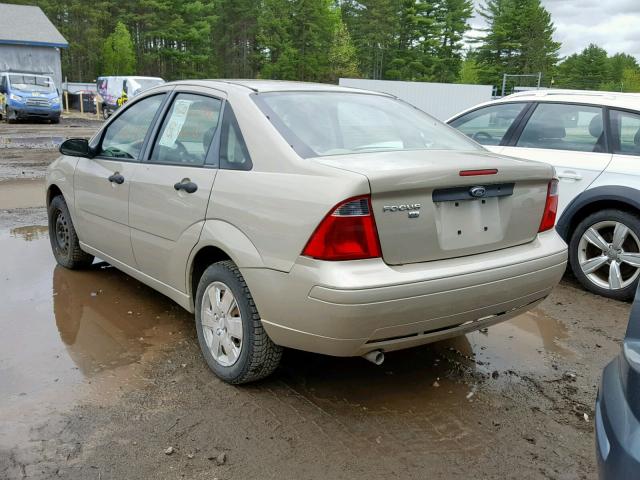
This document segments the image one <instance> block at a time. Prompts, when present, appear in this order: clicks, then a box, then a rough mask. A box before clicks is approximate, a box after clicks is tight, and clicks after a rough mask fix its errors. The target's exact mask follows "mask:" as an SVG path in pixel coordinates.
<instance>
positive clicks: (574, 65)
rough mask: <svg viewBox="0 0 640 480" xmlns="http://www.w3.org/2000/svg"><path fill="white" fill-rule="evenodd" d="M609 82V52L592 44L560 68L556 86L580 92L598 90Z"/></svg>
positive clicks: (569, 58) (567, 60) (571, 57)
mask: <svg viewBox="0 0 640 480" xmlns="http://www.w3.org/2000/svg"><path fill="white" fill-rule="evenodd" d="M609 80H610V70H609V59H608V57H607V52H606V50H604V49H603V48H600V47H598V46H597V45H595V44H591V45H589V46H588V47H587V48H585V49H584V50H583V51H582V52H581V53H579V54H576V53H574V54H573V55H570V56H569V57H567V59H566V60H565V61H564V62H562V63H561V64H560V65H559V66H558V75H557V80H556V83H555V85H556V86H557V87H562V88H575V89H579V90H598V89H600V88H602V87H603V86H604V84H605V83H606V82H607V81H609ZM605 88H606V87H605ZM613 89H614V90H615V89H616V88H613Z"/></svg>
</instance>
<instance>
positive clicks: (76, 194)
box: [47, 81, 567, 383]
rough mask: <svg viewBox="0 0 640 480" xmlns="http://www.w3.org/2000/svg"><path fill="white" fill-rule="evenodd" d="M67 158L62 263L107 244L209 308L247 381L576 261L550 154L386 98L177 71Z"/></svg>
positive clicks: (60, 162)
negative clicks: (525, 156) (563, 233)
mask: <svg viewBox="0 0 640 480" xmlns="http://www.w3.org/2000/svg"><path fill="white" fill-rule="evenodd" d="M61 153H62V156H61V157H60V158H58V159H57V160H56V161H55V162H54V163H53V164H52V165H51V166H50V167H49V170H48V173H47V205H48V211H49V228H50V238H51V245H52V248H53V252H54V255H55V257H56V259H57V261H58V263H60V264H61V265H63V266H65V267H68V268H82V267H85V266H88V265H90V264H91V262H92V261H93V258H94V257H99V258H101V259H103V260H106V261H108V262H109V263H111V264H112V265H114V266H115V267H117V268H119V269H121V270H122V271H124V272H126V273H128V274H129V275H131V276H133V277H135V278H137V279H138V280H140V281H141V282H143V283H146V284H147V285H150V286H151V287H153V288H155V289H157V290H158V291H160V292H162V293H163V294H165V295H167V296H169V297H170V298H172V299H173V300H175V301H176V302H177V303H178V304H180V305H181V306H182V307H184V308H185V309H187V310H189V311H190V312H194V313H195V317H196V329H197V332H198V339H199V342H200V346H201V348H202V352H203V355H204V358H205V360H206V361H207V363H208V364H209V366H210V367H211V369H212V370H213V371H214V372H215V373H216V374H217V375H218V376H219V377H221V378H223V379H224V380H226V381H228V382H231V383H243V382H248V381H252V380H256V379H259V378H262V377H265V376H267V375H269V374H270V373H271V372H273V371H274V369H275V368H276V367H277V365H278V362H279V360H280V357H281V353H282V347H291V348H297V349H303V350H308V351H313V352H318V353H323V354H329V355H337V356H355V355H362V356H365V357H366V358H368V359H369V360H371V361H374V362H375V363H380V362H381V361H382V360H383V359H384V352H389V351H392V350H397V349H401V348H407V347H413V346H416V345H421V344H425V343H429V342H433V341H436V340H440V339H443V338H446V337H451V336H455V335H461V334H464V333H466V332H468V331H471V330H475V329H479V328H483V327H486V326H488V325H492V324H494V323H497V322H500V321H503V320H507V319H509V318H511V317H513V316H515V315H518V314H520V313H522V312H524V311H526V310H528V309H530V308H532V307H533V306H535V305H536V304H537V303H538V302H540V301H541V300H543V299H544V298H545V297H546V296H547V295H548V294H549V292H550V291H551V289H552V288H553V287H554V286H555V284H556V283H557V282H558V281H559V279H560V277H561V275H562V274H563V272H564V269H565V265H566V259H567V255H566V245H565V244H564V242H563V241H562V239H560V237H559V236H558V235H557V234H556V232H555V230H554V228H553V227H554V222H555V212H556V208H557V201H558V198H557V194H556V181H555V180H554V178H553V176H554V172H553V169H552V167H550V166H548V165H546V164H542V163H537V162H531V161H525V160H516V159H512V158H507V157H503V156H499V155H495V154H492V153H490V152H488V151H486V150H484V149H483V148H482V147H481V146H479V145H478V144H476V143H475V142H473V141H471V140H469V139H467V138H466V137H465V136H464V135H462V134H460V133H458V132H456V131H455V130H454V129H452V128H449V127H447V126H446V125H444V124H442V123H440V122H438V121H436V120H434V119H433V118H431V117H429V116H428V115H426V114H425V113H423V112H421V111H419V110H417V109H415V108H413V107H411V106H410V105H407V104H405V103H403V102H401V101H399V100H397V99H395V98H393V97H391V96H388V95H384V94H378V93H373V92H367V91H359V90H353V89H347V88H340V87H335V86H330V85H319V84H305V83H289V82H274V81H188V82H187V81H185V82H176V83H169V84H165V85H163V86H160V87H157V88H154V89H151V90H148V91H146V92H144V93H143V94H142V95H140V96H139V97H136V98H135V99H134V100H132V101H131V102H130V103H128V104H127V105H126V106H125V107H123V108H122V109H120V110H119V111H118V112H117V113H116V114H115V115H114V116H113V117H112V118H111V119H110V120H109V121H108V122H107V123H106V124H105V125H104V127H103V128H102V129H101V130H100V131H99V132H98V133H97V134H96V135H95V136H94V137H93V138H92V139H91V140H90V141H88V142H87V141H86V140H81V139H71V140H67V141H66V142H65V143H64V144H63V145H62V146H61Z"/></svg>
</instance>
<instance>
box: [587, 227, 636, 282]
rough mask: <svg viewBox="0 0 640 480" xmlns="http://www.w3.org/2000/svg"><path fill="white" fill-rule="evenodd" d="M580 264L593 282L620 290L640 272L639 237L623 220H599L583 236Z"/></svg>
mask: <svg viewBox="0 0 640 480" xmlns="http://www.w3.org/2000/svg"><path fill="white" fill-rule="evenodd" d="M578 263H579V264H580V268H581V269H582V272H583V273H584V274H585V276H586V277H587V278H588V279H589V280H590V281H591V282H592V283H593V284H594V285H597V286H598V287H600V288H604V289H606V290H620V289H622V288H625V287H628V286H629V285H631V284H632V283H633V282H634V281H635V280H636V278H638V274H640V240H638V237H637V236H636V234H635V233H633V232H632V231H631V229H630V228H629V227H627V226H626V225H625V224H624V223H621V222H617V221H615V220H607V221H604V222H598V223H596V224H595V225H592V226H591V227H590V228H588V229H587V230H586V231H585V232H584V233H583V234H582V237H581V238H580V243H579V244H578Z"/></svg>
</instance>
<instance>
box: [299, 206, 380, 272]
mask: <svg viewBox="0 0 640 480" xmlns="http://www.w3.org/2000/svg"><path fill="white" fill-rule="evenodd" d="M302 255H306V256H308V257H313V258H317V259H319V260H362V259H364V258H376V257H380V255H381V254H380V241H379V239H378V230H377V229H376V222H375V219H374V218H373V213H372V208H371V198H370V197H369V195H364V196H361V197H355V198H350V199H348V200H346V201H344V202H343V203H340V204H339V205H337V206H336V207H335V208H334V209H333V210H332V211H331V212H330V213H329V214H328V215H327V216H326V217H324V219H323V220H322V222H320V225H318V227H317V228H316V230H315V231H314V232H313V235H311V238H310V239H309V241H308V242H307V245H306V246H305V247H304V250H303V251H302Z"/></svg>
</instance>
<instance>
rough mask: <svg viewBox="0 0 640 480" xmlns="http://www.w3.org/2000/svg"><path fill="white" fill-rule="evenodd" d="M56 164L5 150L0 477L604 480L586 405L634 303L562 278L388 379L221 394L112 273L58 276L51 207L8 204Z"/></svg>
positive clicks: (153, 305)
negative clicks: (515, 312) (520, 309)
mask: <svg viewBox="0 0 640 480" xmlns="http://www.w3.org/2000/svg"><path fill="white" fill-rule="evenodd" d="M96 126H97V124H95V125H94V124H91V125H88V126H87V125H84V126H80V127H71V126H70V125H65V123H62V124H61V126H60V127H59V128H65V127H67V130H65V131H66V132H67V133H66V134H65V135H67V134H68V135H75V133H69V132H71V131H73V132H76V130H72V129H73V128H78V129H83V130H82V131H83V132H84V133H83V134H82V135H87V136H89V135H91V129H95V128H96ZM9 127H10V128H11V129H13V128H16V129H17V130H11V132H8V131H7V128H9ZM50 127H55V128H58V126H50V125H37V126H33V125H16V126H6V125H3V124H0V138H7V137H10V136H11V135H13V136H20V135H22V136H24V135H23V134H25V133H28V132H27V130H28V131H29V132H30V133H32V134H33V135H34V136H37V137H44V136H46V134H48V133H49V128H50ZM78 131H80V130H78ZM16 132H17V133H16ZM54 133H55V132H54ZM56 135H57V133H56ZM82 135H81V136H82ZM3 136H4V137H3ZM6 152H10V155H9V156H7V155H6ZM55 156H56V152H55V150H51V149H43V148H40V147H38V148H4V149H3V148H2V147H0V172H1V173H2V177H0V178H1V179H0V265H2V269H1V275H0V282H2V283H1V284H0V291H1V292H2V293H1V294H0V296H1V297H2V302H1V303H2V307H1V308H0V328H1V329H2V331H3V335H2V336H0V365H1V366H0V391H2V392H3V395H1V396H0V478H3V479H4V478H8V479H14V478H16V479H17V478H38V479H50V478H58V477H60V478H69V479H122V478H128V479H158V478H162V479H182V478H188V479H205V478H206V479H213V478H218V479H220V480H222V479H248V478H260V479H263V478H273V479H294V478H308V479H316V478H318V479H320V478H322V479H325V478H345V479H360V478H362V479H370V478H381V477H385V476H386V477H390V478H409V479H412V478H416V479H418V478H420V479H424V478H432V479H438V478H495V479H504V478H519V479H522V478H527V479H528V478H549V479H574V478H586V479H592V478H595V477H596V473H595V461H594V436H593V405H594V401H595V397H596V392H597V386H598V382H599V378H600V374H601V370H602V368H603V367H604V365H605V364H606V363H607V362H608V361H609V359H611V358H612V357H613V356H614V355H616V354H617V352H618V349H619V344H620V341H621V338H622V336H623V334H624V330H625V328H626V323H627V316H628V313H629V309H630V305H629V304H627V303H621V302H616V301H611V300H606V299H604V298H601V297H596V296H594V295H592V294H590V293H587V292H585V291H583V290H582V289H580V288H579V286H578V285H577V284H576V283H575V282H574V281H573V280H572V279H571V278H570V277H567V278H565V279H564V280H563V281H562V282H561V284H560V285H559V286H558V287H557V288H556V289H555V290H554V292H553V293H552V295H551V296H550V297H549V298H548V299H547V300H546V301H545V302H544V303H542V304H541V305H540V306H539V307H537V308H536V309H534V310H533V311H532V312H530V313H528V314H525V315H522V316H520V317H518V318H516V319H513V320H511V321H509V322H505V323H503V324H500V325H496V326H494V327H491V328H489V329H488V330H487V331H485V332H475V333H472V334H469V335H466V336H464V337H460V338H457V339H453V340H449V341H444V342H439V343H436V344H433V345H429V346H425V347H420V348H416V349H412V350H407V351H402V352H396V353H391V354H389V355H387V359H386V362H385V363H384V365H382V366H381V367H376V366H374V365H372V364H370V363H368V362H365V361H364V360H362V359H359V358H353V359H339V358H331V357H324V356H320V355H314V354H308V353H303V352H296V351H287V352H286V353H285V356H284V359H283V362H282V366H281V368H280V369H279V370H278V371H277V372H276V374H275V375H274V376H273V377H272V378H270V379H267V380H265V381H263V382H259V383H257V384H253V385H249V386H243V387H234V386H229V385H226V384H224V383H222V382H220V381H219V380H217V379H216V378H215V377H214V376H213V375H212V374H211V373H210V372H209V371H208V369H207V367H206V365H205V364H204V362H203V360H202V359H201V357H200V354H199V351H198V344H197V338H196V335H195V329H194V328H193V318H192V317H191V316H190V315H189V314H188V313H186V312H185V311H183V310H181V309H180V308H179V307H177V306H176V305H174V304H173V303H172V302H171V301H169V300H168V299H166V298H165V297H163V296H162V295H160V294H158V293H156V292H155V291H153V290H151V289H149V288H147V287H145V286H144V285H142V284H140V283H139V282H137V281H135V280H133V279H131V278H129V277H127V276H126V275H124V274H122V273H119V272H118V271H117V270H115V269H113V268H111V267H109V266H108V265H106V264H102V263H96V264H94V267H93V268H92V269H91V270H88V271H83V272H75V271H74V272H72V271H68V270H65V269H62V268H60V267H56V266H55V262H54V261H53V258H52V256H51V253H50V249H49V243H48V236H47V230H46V213H45V211H44V208H42V207H37V206H35V208H11V209H8V208H7V206H6V204H5V205H3V204H2V201H3V200H2V198H3V197H2V190H3V188H5V189H6V188H9V187H7V185H9V184H10V182H9V180H13V181H15V180H17V179H22V180H25V181H26V180H33V179H38V178H39V177H41V175H42V172H43V169H44V167H45V165H46V164H47V163H48V162H49V161H50V160H52V159H53V158H55ZM16 165H20V167H17V166H16ZM27 165H30V166H29V167H27ZM18 171H20V172H23V171H24V172H25V173H24V174H23V173H20V175H19V176H16V175H18V174H17V172H18ZM7 172H9V173H7ZM3 186H4V187H3ZM11 188H15V184H14V186H13V187H11ZM29 195H30V194H29ZM27 196H28V195H27ZM30 207H33V205H30Z"/></svg>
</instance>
